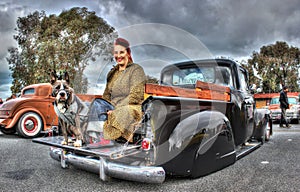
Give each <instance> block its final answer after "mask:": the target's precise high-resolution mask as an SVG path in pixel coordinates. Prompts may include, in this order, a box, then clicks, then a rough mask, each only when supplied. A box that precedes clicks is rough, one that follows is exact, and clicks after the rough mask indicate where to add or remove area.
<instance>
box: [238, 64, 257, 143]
mask: <svg viewBox="0 0 300 192" xmlns="http://www.w3.org/2000/svg"><path fill="white" fill-rule="evenodd" d="M239 80H240V88H239V91H240V96H241V97H242V98H241V99H242V100H243V103H242V108H241V109H242V110H244V113H245V115H244V116H245V122H244V123H245V136H246V138H250V136H251V135H252V132H253V128H254V110H255V108H254V107H255V101H254V98H253V96H252V94H251V93H250V90H249V86H248V83H247V82H248V76H247V72H246V71H245V70H244V69H243V68H241V67H240V68H239Z"/></svg>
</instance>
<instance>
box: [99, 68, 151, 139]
mask: <svg viewBox="0 0 300 192" xmlns="http://www.w3.org/2000/svg"><path fill="white" fill-rule="evenodd" d="M145 81H146V76H145V72H144V70H143V68H142V67H141V66H140V65H138V64H135V63H129V64H128V65H127V67H126V69H125V70H124V71H119V67H118V65H117V66H116V67H114V68H113V69H112V70H111V71H110V72H109V73H108V75H107V84H106V88H105V91H104V93H103V98H104V99H105V100H107V101H109V102H111V104H113V105H114V107H115V109H114V110H113V112H112V114H111V115H109V116H108V119H107V121H106V122H105V124H104V129H103V133H104V138H105V139H117V138H119V137H123V138H125V139H127V140H129V141H132V136H133V132H134V125H135V124H136V123H137V122H138V121H140V120H141V118H142V111H141V104H142V102H143V100H144V85H145Z"/></svg>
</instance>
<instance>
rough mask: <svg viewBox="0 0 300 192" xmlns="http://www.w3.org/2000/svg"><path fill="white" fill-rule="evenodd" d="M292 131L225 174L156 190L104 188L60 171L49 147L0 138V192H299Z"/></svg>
mask: <svg viewBox="0 0 300 192" xmlns="http://www.w3.org/2000/svg"><path fill="white" fill-rule="evenodd" d="M292 126H293V127H292V128H290V129H286V128H279V126H278V124H275V125H274V133H273V136H272V137H271V140H270V141H269V142H268V143H265V144H264V145H263V146H261V147H260V148H258V149H257V150H255V151H254V152H252V153H250V154H249V155H247V156H245V157H243V158H242V159H240V160H238V161H237V162H236V163H235V164H233V165H231V166H229V167H227V168H225V169H222V170H220V171H218V172H215V173H212V174H210V175H207V176H205V177H201V178H198V179H189V178H174V177H171V176H168V177H167V178H166V181H165V182H164V183H162V184H155V185H154V184H144V183H136V182H130V181H124V180H119V179H112V180H111V181H109V182H103V181H101V180H100V179H99V176H98V175H97V174H93V173H89V172H86V171H83V170H78V169H76V168H74V167H71V168H69V169H62V168H61V167H60V163H59V162H57V161H55V160H53V159H51V158H50V156H49V147H48V146H44V145H40V144H37V143H33V142H32V141H31V140H30V139H23V138H20V137H19V136H17V135H12V136H7V135H3V134H1V133H0V191H1V192H2V191H5V192H12V191H15V192H18V191H21V192H23V191H32V192H33V191H34V192H35V191H55V192H57V191H101V192H102V191H103V192H105V191H126V192H130V191H147V192H150V191H155V192H158V191H172V192H177V191H178V192H179V191H180V192H181V191H190V192H194V191H237V192H240V191H250V192H251V191H253V192H254V191H255V192H257V191H270V192H271V191H272V192H273V191H276V192H281V191H284V192H285V191H300V182H299V178H300V155H299V151H300V125H292Z"/></svg>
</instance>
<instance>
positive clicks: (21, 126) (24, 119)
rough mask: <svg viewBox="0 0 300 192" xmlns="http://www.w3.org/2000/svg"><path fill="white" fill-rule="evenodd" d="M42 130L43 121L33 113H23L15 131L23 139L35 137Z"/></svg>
mask: <svg viewBox="0 0 300 192" xmlns="http://www.w3.org/2000/svg"><path fill="white" fill-rule="evenodd" d="M42 128H43V121H42V119H41V117H40V116H39V115H38V114H36V113H33V112H28V113H25V114H23V115H22V116H21V118H20V120H19V122H18V127H17V131H18V133H19V134H20V135H21V136H23V137H36V136H38V135H39V134H40V133H41V131H42Z"/></svg>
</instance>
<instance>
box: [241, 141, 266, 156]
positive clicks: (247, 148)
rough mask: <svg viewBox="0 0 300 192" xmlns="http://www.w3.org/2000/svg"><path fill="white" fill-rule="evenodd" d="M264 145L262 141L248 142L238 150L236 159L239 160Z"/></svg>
mask: <svg viewBox="0 0 300 192" xmlns="http://www.w3.org/2000/svg"><path fill="white" fill-rule="evenodd" d="M261 145H262V143H261V142H251V143H246V144H245V145H243V146H242V147H241V148H240V149H238V150H237V151H236V160H239V159H241V158H243V157H245V156H246V155H248V154H249V153H251V152H253V151H254V150H256V149H258V148H259V147H260V146H261Z"/></svg>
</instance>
